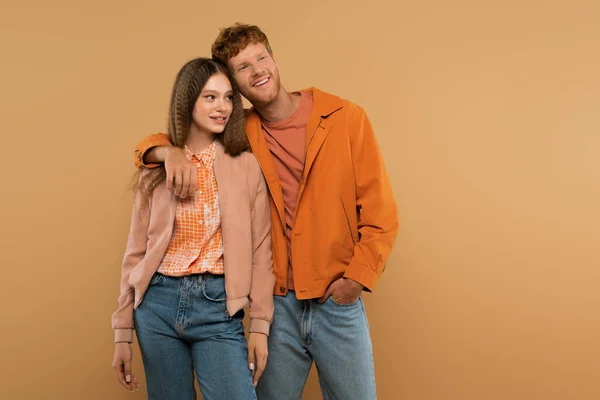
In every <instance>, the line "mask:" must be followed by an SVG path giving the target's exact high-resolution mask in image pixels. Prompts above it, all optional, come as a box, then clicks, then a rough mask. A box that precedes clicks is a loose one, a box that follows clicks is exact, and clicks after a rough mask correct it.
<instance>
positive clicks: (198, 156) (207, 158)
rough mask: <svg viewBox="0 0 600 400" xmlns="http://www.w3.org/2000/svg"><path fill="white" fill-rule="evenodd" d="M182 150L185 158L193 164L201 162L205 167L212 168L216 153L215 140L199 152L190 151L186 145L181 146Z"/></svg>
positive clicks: (197, 164)
mask: <svg viewBox="0 0 600 400" xmlns="http://www.w3.org/2000/svg"><path fill="white" fill-rule="evenodd" d="M183 151H184V152H185V156H186V157H187V159H188V160H190V161H191V162H192V163H194V165H196V166H199V163H202V164H204V166H205V167H206V168H212V166H213V162H214V160H215V157H216V155H217V141H216V140H215V141H214V142H212V143H211V144H210V146H208V147H207V148H205V149H204V150H202V151H201V152H200V153H192V151H191V150H190V149H189V147H187V145H185V146H183Z"/></svg>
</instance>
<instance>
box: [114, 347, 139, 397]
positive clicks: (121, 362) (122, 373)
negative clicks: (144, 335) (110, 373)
mask: <svg viewBox="0 0 600 400" xmlns="http://www.w3.org/2000/svg"><path fill="white" fill-rule="evenodd" d="M112 367H113V369H114V371H115V375H116V376H117V381H119V383H120V384H121V386H123V387H124V388H125V389H127V390H129V391H131V392H133V391H134V390H137V389H138V388H139V384H138V381H137V378H136V377H135V376H134V375H133V373H132V372H131V349H130V348H128V347H125V346H124V345H122V344H117V348H116V349H115V356H114V359H113V364H112Z"/></svg>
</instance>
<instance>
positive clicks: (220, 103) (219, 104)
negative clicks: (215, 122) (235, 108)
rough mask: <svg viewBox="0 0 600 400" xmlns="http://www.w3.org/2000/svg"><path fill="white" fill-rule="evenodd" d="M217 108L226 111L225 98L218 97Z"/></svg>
mask: <svg viewBox="0 0 600 400" xmlns="http://www.w3.org/2000/svg"><path fill="white" fill-rule="evenodd" d="M215 109H216V110H217V111H225V109H226V107H225V100H224V99H223V98H219V99H217V101H216V102H215Z"/></svg>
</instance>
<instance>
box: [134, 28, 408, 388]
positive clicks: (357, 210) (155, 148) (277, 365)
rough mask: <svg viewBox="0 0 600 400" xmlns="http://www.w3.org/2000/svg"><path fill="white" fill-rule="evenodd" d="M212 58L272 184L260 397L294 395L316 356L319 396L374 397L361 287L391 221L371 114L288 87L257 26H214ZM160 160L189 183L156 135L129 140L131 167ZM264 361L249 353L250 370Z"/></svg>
mask: <svg viewBox="0 0 600 400" xmlns="http://www.w3.org/2000/svg"><path fill="white" fill-rule="evenodd" d="M212 55H213V58H214V59H216V60H219V61H221V62H223V63H225V64H226V65H227V66H228V67H229V68H230V69H231V71H232V73H233V76H234V78H235V81H236V82H237V84H238V86H239V89H240V91H241V93H242V95H243V96H244V97H246V98H247V99H248V100H249V101H250V102H251V103H252V105H253V108H252V109H250V110H248V111H247V113H246V134H247V136H248V139H249V141H250V144H251V146H252V151H253V153H254V155H255V156H256V158H257V159H258V162H259V164H260V166H261V169H262V171H263V173H264V175H265V178H266V181H267V184H268V187H269V192H270V204H271V219H272V228H271V235H272V248H273V264H274V265H273V267H274V274H275V277H276V280H277V284H276V286H275V293H274V294H275V314H274V317H273V324H272V327H271V334H270V340H269V363H268V365H267V367H266V369H265V370H264V373H263V374H262V377H261V379H260V381H259V382H258V387H257V395H258V398H259V399H260V400H276V399H277V400H296V399H300V398H301V396H302V391H303V389H304V385H305V383H306V379H307V376H308V372H309V370H310V367H311V365H312V362H313V361H314V362H315V364H316V366H317V369H318V373H319V381H320V385H321V390H322V392H323V397H324V399H325V400H329V399H344V400H345V399H359V400H371V399H376V397H377V395H376V390H375V374H374V367H373V355H372V346H371V339H370V335H369V327H368V323H367V317H366V314H365V310H364V306H363V302H362V298H361V293H362V291H363V290H366V291H372V290H373V289H374V288H375V285H376V283H377V281H378V279H379V277H380V275H381V273H382V272H383V270H384V268H385V262H386V259H387V258H388V256H389V254H390V252H391V250H392V246H393V244H394V241H395V238H396V233H397V230H398V219H397V208H396V204H395V201H394V197H393V194H392V189H391V186H390V183H389V180H388V177H387V174H386V171H385V167H384V164H383V159H382V156H381V154H380V151H379V148H378V145H377V142H376V140H375V136H374V133H373V129H372V127H371V124H370V122H369V119H368V118H367V115H366V114H365V112H364V111H363V110H362V109H361V108H360V107H359V106H357V105H355V104H353V103H351V102H350V101H347V100H343V99H341V98H339V97H337V96H334V95H331V94H328V93H324V92H322V91H320V90H318V89H316V88H311V89H306V90H302V91H300V92H293V93H290V92H287V91H286V90H285V89H284V87H283V86H282V84H281V80H280V76H279V66H278V64H277V62H276V60H275V58H274V56H273V52H272V50H271V47H270V45H269V41H268V39H267V37H266V35H265V34H264V33H263V32H262V31H261V30H260V29H259V28H258V27H256V26H252V25H243V24H236V25H233V26H231V27H229V28H227V29H224V30H222V31H221V33H220V35H219V36H218V38H217V39H216V40H215V42H214V44H213V46H212ZM157 162H165V166H166V169H167V182H168V185H169V186H170V187H171V188H174V190H175V191H176V193H177V194H178V195H180V196H181V197H185V196H186V195H187V193H189V192H190V191H191V190H196V188H195V186H196V183H197V178H196V171H195V167H194V166H193V165H192V164H191V163H190V162H189V161H188V160H187V159H186V158H185V157H184V156H183V154H181V150H180V149H178V148H175V147H171V146H170V143H169V141H168V138H167V136H166V135H163V134H157V135H152V136H149V137H147V138H146V139H144V140H143V141H142V142H141V143H140V144H138V146H137V148H136V165H138V166H143V165H145V164H144V163H157ZM155 165H156V164H155ZM146 166H147V167H151V164H148V165H146ZM173 185H174V187H173ZM240 190H244V189H243V188H240ZM241 223H243V221H241ZM249 356H250V360H253V359H254V355H249ZM264 361H265V360H257V371H256V373H257V374H259V373H260V372H262V371H261V369H262V368H263V367H264Z"/></svg>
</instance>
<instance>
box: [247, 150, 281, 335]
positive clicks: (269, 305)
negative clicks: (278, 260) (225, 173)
mask: <svg viewBox="0 0 600 400" xmlns="http://www.w3.org/2000/svg"><path fill="white" fill-rule="evenodd" d="M250 167H251V170H252V175H253V176H256V177H257V178H256V181H257V184H256V185H255V187H256V188H257V189H256V198H255V201H254V207H253V209H252V250H253V252H252V285H251V287H250V332H259V333H263V334H265V335H268V334H269V328H270V326H271V321H272V319H273V310H274V306H273V288H274V287H275V275H274V274H273V259H272V254H271V213H270V208H269V207H270V206H269V194H268V190H267V185H266V182H265V178H264V176H263V174H262V172H261V170H260V167H259V165H258V162H257V161H256V158H255V157H254V155H251V157H250Z"/></svg>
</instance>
